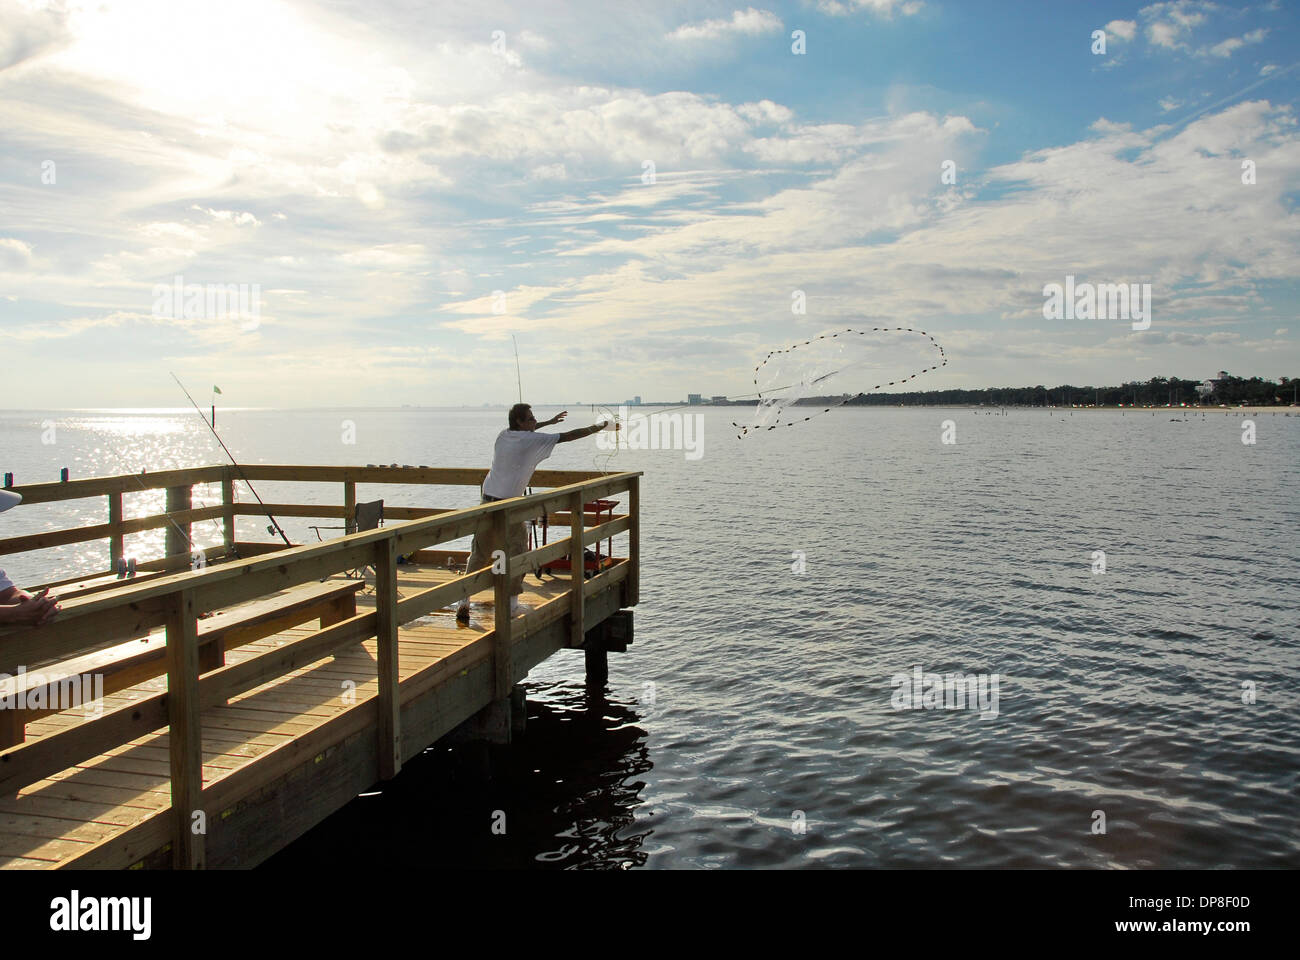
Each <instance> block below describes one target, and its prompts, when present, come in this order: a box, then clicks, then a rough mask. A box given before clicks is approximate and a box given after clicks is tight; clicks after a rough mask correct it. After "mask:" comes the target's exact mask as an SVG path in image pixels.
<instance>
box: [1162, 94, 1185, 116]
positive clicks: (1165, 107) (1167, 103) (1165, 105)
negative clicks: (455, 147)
mask: <svg viewBox="0 0 1300 960" xmlns="http://www.w3.org/2000/svg"><path fill="white" fill-rule="evenodd" d="M1182 105H1183V101H1181V100H1175V99H1174V98H1173V97H1162V98H1161V99H1160V109H1161V110H1162V111H1163V112H1165V113H1168V112H1169V111H1170V110H1177V109H1178V108H1179V107H1181V106H1182Z"/></svg>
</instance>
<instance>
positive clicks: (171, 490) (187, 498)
mask: <svg viewBox="0 0 1300 960" xmlns="http://www.w3.org/2000/svg"><path fill="white" fill-rule="evenodd" d="M192 490H193V488H192V487H191V486H190V485H189V484H188V483H187V484H185V485H184V486H181V487H168V488H167V512H168V513H169V514H175V513H180V512H181V511H182V510H189V509H190V507H191V506H192V505H193V499H194V498H193V496H192V495H191V494H192ZM192 536H193V534H192V532H191V530H190V521H189V518H186V519H185V521H184V522H181V521H180V520H175V519H174V518H173V522H172V524H171V525H170V526H168V527H167V554H166V557H167V559H168V560H170V559H172V558H173V557H175V556H176V555H177V554H181V553H183V554H185V556H186V557H189V555H190V542H191V537H192ZM185 566H187V567H188V566H189V564H188V563H186V564H185Z"/></svg>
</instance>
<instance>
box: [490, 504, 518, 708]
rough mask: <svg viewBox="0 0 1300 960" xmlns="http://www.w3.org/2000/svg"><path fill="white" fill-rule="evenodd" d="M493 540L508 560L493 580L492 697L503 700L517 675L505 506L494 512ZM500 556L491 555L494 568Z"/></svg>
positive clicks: (511, 566)
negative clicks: (513, 665) (513, 656)
mask: <svg viewBox="0 0 1300 960" xmlns="http://www.w3.org/2000/svg"><path fill="white" fill-rule="evenodd" d="M492 531H493V538H492V539H493V540H494V541H495V542H496V544H497V549H499V550H500V551H501V552H502V554H503V555H504V558H505V562H504V563H501V564H500V565H499V566H500V570H501V572H499V573H498V574H497V575H496V577H495V578H494V579H493V582H492V605H493V607H494V613H495V621H496V623H495V627H494V629H493V638H492V673H493V678H494V679H493V684H492V687H493V692H492V699H493V700H502V699H504V698H506V697H508V696H510V688H511V687H513V686H514V678H513V676H512V673H511V669H510V654H511V650H510V648H511V642H510V641H511V639H512V628H511V625H510V598H511V593H510V574H511V571H513V570H514V567H515V560H514V558H513V557H511V556H510V525H509V524H508V523H506V511H505V509H504V508H502V509H499V510H497V511H496V512H495V513H494V514H492ZM499 559H501V558H499V557H497V556H493V558H492V566H493V569H497V568H498V560H499Z"/></svg>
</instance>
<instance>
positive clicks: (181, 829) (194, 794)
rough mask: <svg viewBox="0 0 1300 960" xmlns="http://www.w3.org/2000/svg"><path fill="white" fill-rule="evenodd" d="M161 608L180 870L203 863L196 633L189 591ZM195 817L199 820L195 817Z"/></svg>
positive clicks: (174, 858) (197, 867) (175, 842)
mask: <svg viewBox="0 0 1300 960" xmlns="http://www.w3.org/2000/svg"><path fill="white" fill-rule="evenodd" d="M166 604H167V724H168V727H167V750H168V758H169V760H170V761H171V789H172V815H173V817H174V819H175V823H174V830H173V834H172V864H173V866H175V867H176V868H177V869H181V870H189V869H194V870H201V869H203V867H204V865H205V854H204V844H203V838H204V834H205V833H206V830H207V813H206V812H205V811H203V809H202V806H201V804H202V800H203V741H202V736H201V732H202V731H201V728H200V718H199V689H198V687H199V650H198V645H199V635H198V618H197V617H196V615H195V610H194V593H193V591H191V590H182V591H180V592H178V593H173V594H171V595H169V596H168V597H167V599H166ZM196 813H198V814H200V816H198V817H196V816H195V814H196Z"/></svg>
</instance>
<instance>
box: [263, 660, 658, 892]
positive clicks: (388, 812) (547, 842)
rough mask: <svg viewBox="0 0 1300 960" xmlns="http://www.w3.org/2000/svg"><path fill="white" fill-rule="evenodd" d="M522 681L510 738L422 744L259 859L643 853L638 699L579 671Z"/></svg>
mask: <svg viewBox="0 0 1300 960" xmlns="http://www.w3.org/2000/svg"><path fill="white" fill-rule="evenodd" d="M524 688H525V690H526V691H527V692H528V696H529V700H528V724H527V731H526V732H525V733H524V734H523V735H522V736H516V737H515V739H514V742H513V743H511V744H509V745H508V746H496V745H488V744H482V743H471V744H465V745H460V746H456V747H451V748H449V747H441V746H433V747H429V748H428V749H426V750H425V751H424V752H423V753H422V754H421V755H419V756H418V757H415V758H413V759H412V760H410V761H408V762H407V763H406V764H404V765H403V767H402V771H401V773H400V774H398V776H397V777H396V778H394V779H393V780H391V781H388V782H385V783H379V784H376V785H374V786H373V787H371V789H370V790H369V791H367V792H366V793H364V794H362V795H361V796H359V797H357V798H356V799H354V800H353V801H352V802H351V803H349V804H348V805H347V806H345V807H344V808H343V809H341V810H339V811H338V812H336V813H335V814H333V815H332V816H331V817H329V818H328V819H326V820H325V821H323V822H322V823H321V824H319V825H318V826H316V827H315V828H314V829H312V830H310V831H309V832H307V833H306V834H304V835H303V836H302V837H300V838H299V839H297V840H295V841H294V842H293V843H291V844H289V846H287V847H286V848H285V849H284V850H282V851H280V852H279V853H278V854H276V855H275V856H273V857H271V858H270V859H269V860H267V861H266V863H265V864H263V869H266V870H272V871H274V870H287V871H295V872H299V871H302V870H307V869H313V868H317V867H322V868H324V867H330V868H336V867H337V866H338V864H339V863H340V861H343V862H346V863H348V864H349V865H350V866H353V867H362V868H364V867H366V866H374V867H385V868H391V867H407V868H424V869H428V868H430V867H433V868H438V867H445V868H449V869H473V868H488V869H500V868H507V869H509V868H522V869H536V868H538V867H542V868H546V867H556V868H575V867H581V868H586V869H627V868H631V867H637V866H641V865H642V864H644V862H645V859H646V854H645V853H644V852H643V851H642V849H641V847H642V843H643V842H644V840H645V839H646V837H647V836H648V835H649V832H650V831H649V828H648V827H647V826H646V825H645V824H644V822H643V823H640V824H637V823H634V815H635V810H636V808H637V807H639V806H640V805H641V804H642V803H644V802H645V801H644V800H643V799H642V796H641V794H642V791H643V790H644V788H645V783H644V782H643V781H642V779H640V778H641V777H642V776H643V775H644V774H646V773H647V772H648V771H649V770H650V769H651V767H652V766H653V763H652V762H651V760H650V756H649V750H648V747H647V744H646V736H647V735H646V731H645V730H644V729H642V728H641V727H640V726H639V722H640V717H639V716H638V715H637V713H636V712H635V710H634V706H635V705H633V704H627V703H622V702H618V701H614V700H610V699H607V697H608V688H605V687H600V686H594V685H593V686H584V685H583V684H582V683H581V682H571V683H562V684H547V685H546V686H545V687H539V685H537V684H529V683H525V684H524ZM534 697H540V698H542V699H533V698H534Z"/></svg>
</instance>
